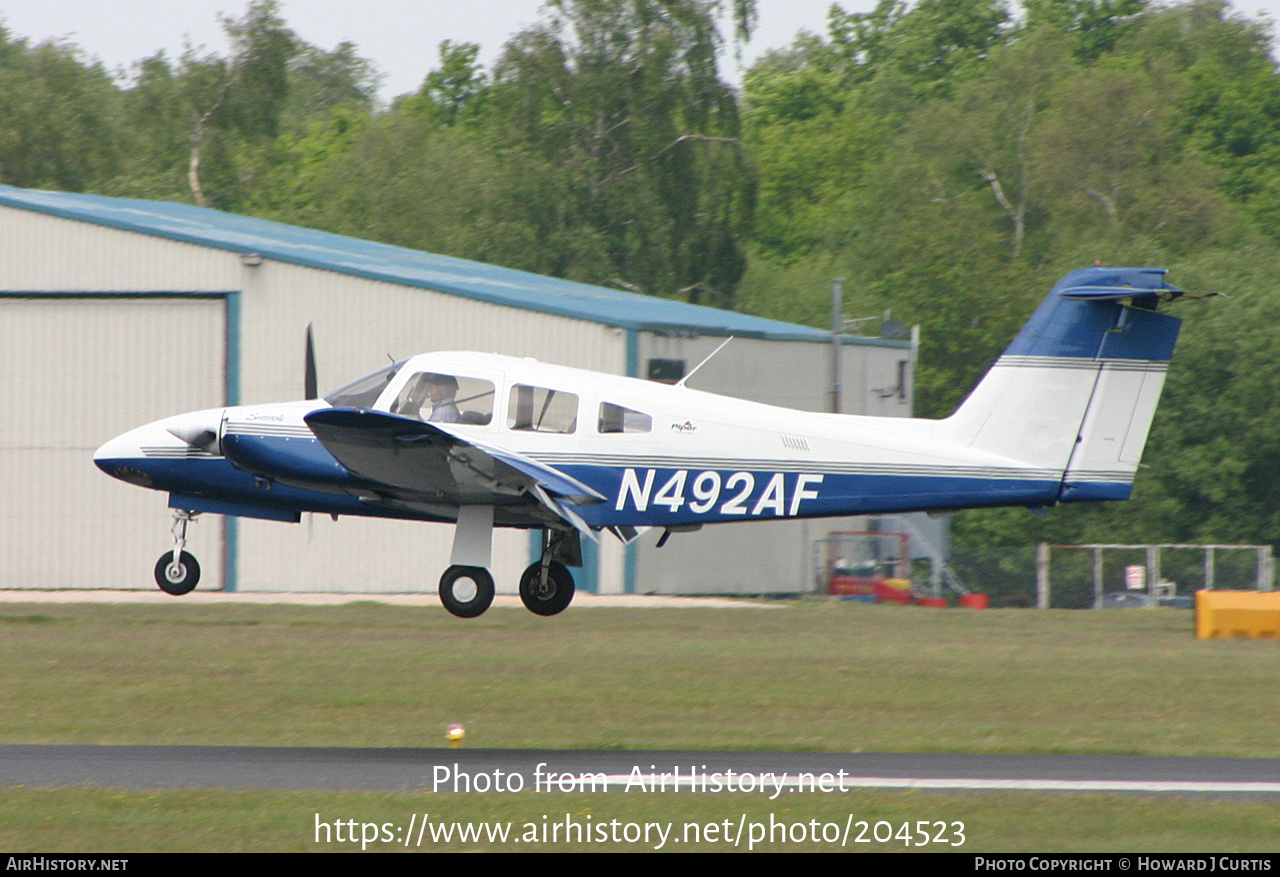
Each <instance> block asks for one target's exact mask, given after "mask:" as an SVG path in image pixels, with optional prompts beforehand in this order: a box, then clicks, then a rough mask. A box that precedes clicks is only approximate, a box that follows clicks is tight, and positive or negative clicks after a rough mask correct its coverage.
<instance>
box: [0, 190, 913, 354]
mask: <svg viewBox="0 0 1280 877" xmlns="http://www.w3.org/2000/svg"><path fill="white" fill-rule="evenodd" d="M0 205H3V206H6V207H16V208H19V209H22V210H33V211H36V212H38V213H45V214H49V215H51V216H59V217H62V218H64V219H74V220H79V221H81V222H91V223H94V224H95V225H105V226H109V227H111V228H118V229H123V230H125V231H132V232H140V233H142V234H149V235H155V236H157V237H163V238H168V239H170V240H175V241H184V242H186V243H191V244H199V245H201V246H206V247H214V248H216V249H221V250H229V251H231V252H236V253H258V254H261V255H262V256H264V257H266V258H269V259H274V260H277V261H280V262H287V263H290V264H294V265H304V266H306V267H309V268H319V269H321V270H325V271H336V272H338V273H341V274H350V275H353V276H356V277H365V278H369V279H372V280H382V281H386V282H389V283H399V284H403V285H405V286H416V287H419V288H421V289H429V290H434V291H436V292H443V293H449V294H451V295H458V296H462V297H464V298H470V299H475V300H477V301H484V302H490V303H492V304H498V305H506V306H508V307H515V308H524V309H526V310H531V311H540V312H542V313H547V314H555V315H557V316H562V317H572V318H575V319H579V320H587V321H590V322H595V323H601V324H604V325H607V326H617V327H619V328H623V329H637V330H644V331H655V332H691V333H695V334H701V335H738V336H742V337H749V338H768V339H774V340H797V341H823V340H829V339H830V337H831V336H830V334H829V333H828V332H824V331H822V330H820V329H814V328H812V327H809V326H800V325H796V324H793V323H784V322H781V321H778V320H767V319H764V318H763V317H753V316H751V315H749V314H740V313H735V312H733V311H723V310H719V309H717V308H709V307H703V306H701V305H693V304H689V303H687V302H679V301H672V300H669V299H661V298H656V297H654V296H648V295H639V294H636V293H631V292H622V291H620V290H616V289H608V288H605V287H602V286H592V285H590V284H587V283H576V282H574V281H571V280H560V279H558V278H555V277H544V276H543V275H541V274H531V273H529V272H527V271H517V270H515V269H512V268H501V267H499V266H497V265H487V264H485V263H483V262H472V261H470V260H468V259H456V258H454V257H452V256H439V255H436V254H434V253H426V252H423V251H421V250H411V249H408V248H406V247H396V246H392V245H390V244H380V243H375V242H373V241H366V240H360V239H359V238H351V237H345V236H343V235H336V234H330V233H329V232H323V231H314V230H312V229H307V228H300V227H299V226H295V225H285V224H283V223H279V222H272V221H270V220H266V219H255V218H253V217H250V216H237V215H235V214H232V213H224V212H222V211H220V210H210V209H208V208H205V207H193V206H192V205H190V204H177V203H173V202H168V201H141V200H134V199H128V198H108V197H105V196H102V195H81V194H74V193H69V192H47V191H41V190H36V189H19V188H15V187H13V186H5V185H0ZM850 342H851V343H855V344H857V343H864V344H876V345H885V346H895V347H896V346H902V342H893V341H884V340H881V339H854V338H848V337H847V336H846V343H850Z"/></svg>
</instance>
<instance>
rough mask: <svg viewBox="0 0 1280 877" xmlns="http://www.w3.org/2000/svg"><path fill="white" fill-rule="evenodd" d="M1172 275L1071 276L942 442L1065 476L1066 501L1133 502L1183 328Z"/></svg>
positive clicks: (1086, 272)
mask: <svg viewBox="0 0 1280 877" xmlns="http://www.w3.org/2000/svg"><path fill="white" fill-rule="evenodd" d="M1164 275H1165V269H1163V268H1102V267H1096V268H1084V269H1081V270H1079V271H1073V272H1071V273H1070V274H1068V275H1067V276H1066V277H1064V278H1063V279H1062V280H1060V281H1059V282H1058V284H1057V285H1056V286H1055V287H1054V288H1053V291H1052V292H1051V293H1050V294H1049V297H1048V299H1046V300H1045V302H1044V304H1042V305H1041V306H1040V309H1039V310H1037V311H1036V313H1035V315H1034V316H1033V317H1032V318H1031V321H1030V322H1028V323H1027V325H1026V326H1025V327H1023V329H1022V331H1021V332H1020V333H1019V334H1018V337H1017V338H1015V339H1014V340H1013V343H1012V344H1010V345H1009V349H1008V350H1006V351H1005V352H1004V355H1003V356H1001V357H1000V359H998V360H997V361H996V363H995V365H994V366H992V368H991V370H990V371H989V372H988V373H987V375H986V377H984V378H983V380H982V382H981V383H980V384H979V385H978V386H977V387H976V388H974V391H973V392H972V393H971V394H970V395H969V398H968V399H966V400H965V402H964V404H962V405H961V406H960V407H959V408H958V409H957V410H956V412H955V413H954V414H952V415H951V416H950V417H949V418H947V419H946V420H943V421H939V423H938V426H939V432H940V433H941V435H943V436H945V437H947V438H949V439H951V440H953V441H956V442H959V443H961V444H964V445H967V446H969V447H972V448H973V449H975V450H981V451H988V452H991V453H995V454H999V455H1001V456H1004V457H1007V458H1011V459H1013V460H1015V461H1017V462H1018V463H1021V464H1025V465H1028V466H1032V467H1034V468H1035V469H1036V470H1039V472H1041V473H1043V474H1044V475H1045V476H1048V477H1051V478H1053V479H1059V480H1060V482H1061V486H1060V488H1059V490H1058V496H1057V501H1058V502H1085V501H1091V500H1108V499H1128V497H1129V494H1130V492H1131V490H1132V489H1133V478H1134V475H1135V473H1136V472H1137V469H1138V461H1139V460H1140V459H1141V457H1142V448H1143V446H1144V445H1145V444H1146V442H1147V433H1148V432H1149V430H1150V429H1151V421H1152V419H1153V418H1154V416H1155V412H1156V404H1157V403H1158V402H1159V400H1160V391H1161V389H1162V388H1163V387H1164V379H1165V373H1166V372H1167V370H1168V367H1169V359H1170V357H1171V356H1172V355H1173V346H1174V342H1176V341H1177V338H1178V328H1179V327H1180V326H1181V324H1182V321H1181V320H1179V319H1178V318H1176V317H1171V316H1169V315H1168V314H1163V313H1157V311H1156V307H1157V306H1158V305H1159V304H1160V303H1162V302H1166V301H1170V300H1172V299H1175V298H1178V297H1180V296H1181V295H1183V294H1184V293H1183V291H1182V290H1180V289H1177V288H1175V287H1172V286H1169V285H1168V284H1166V283H1165V282H1164Z"/></svg>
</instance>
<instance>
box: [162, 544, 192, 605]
mask: <svg viewBox="0 0 1280 877" xmlns="http://www.w3.org/2000/svg"><path fill="white" fill-rule="evenodd" d="M199 581H200V564H198V563H196V559H195V558H194V557H192V556H191V555H190V554H188V553H187V552H185V551H183V552H181V553H180V554H179V555H178V562H177V563H174V562H173V552H172V551H166V552H165V553H164V554H162V555H160V559H159V560H157V561H156V584H157V585H159V586H160V590H162V591H164V592H165V593H166V594H172V595H173V596H175V597H181V596H182V595H183V594H189V593H191V591H192V590H194V589H195V586H196V584H197V583H198V582H199Z"/></svg>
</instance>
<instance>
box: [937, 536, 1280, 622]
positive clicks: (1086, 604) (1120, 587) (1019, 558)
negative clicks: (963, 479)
mask: <svg viewBox="0 0 1280 877" xmlns="http://www.w3.org/2000/svg"><path fill="white" fill-rule="evenodd" d="M949 563H950V565H951V568H952V569H953V570H955V572H956V574H957V575H958V576H959V577H960V579H961V580H962V581H963V582H964V583H965V584H966V585H967V586H968V587H969V588H971V589H972V590H974V591H976V592H979V593H983V594H986V595H987V596H988V597H989V598H990V600H991V605H992V607H1041V608H1053V609H1091V608H1098V609H1109V608H1115V609H1119V608H1139V607H1148V606H1173V607H1186V608H1190V606H1191V601H1192V598H1193V596H1194V594H1195V592H1196V591H1198V590H1201V589H1202V588H1208V589H1218V590H1271V589H1272V587H1273V583H1274V578H1275V573H1274V560H1273V557H1272V551H1271V546H1269V545H1181V544H1165V545H1110V544H1107V545H1039V546H1034V545H1029V546H1016V547H997V548H963V547H960V548H955V547H953V549H952V552H951V558H950V561H949Z"/></svg>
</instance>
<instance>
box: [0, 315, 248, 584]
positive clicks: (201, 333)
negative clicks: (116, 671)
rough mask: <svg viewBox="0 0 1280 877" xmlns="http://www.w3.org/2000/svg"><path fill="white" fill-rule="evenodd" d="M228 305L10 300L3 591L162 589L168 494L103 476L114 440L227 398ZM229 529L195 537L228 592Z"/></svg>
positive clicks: (0, 369)
mask: <svg viewBox="0 0 1280 877" xmlns="http://www.w3.org/2000/svg"><path fill="white" fill-rule="evenodd" d="M225 362H226V305H225V300H224V299H223V298H222V297H216V298H212V297H210V298H197V297H191V296H181V297H178V296H175V297H106V296H97V297H62V296H57V297H54V296H46V297H39V296H31V297H26V298H23V297H15V296H13V295H12V294H0V485H2V486H3V489H2V490H0V587H3V588H57V589H66V588H138V589H142V588H155V582H154V580H153V579H152V568H153V566H154V565H155V562H156V559H157V558H158V557H159V556H160V554H161V552H163V551H165V550H166V549H172V547H173V540H172V537H171V536H170V533H169V524H170V513H169V510H168V508H167V504H168V495H167V494H164V493H159V492H157V491H152V490H144V489H142V488H138V487H134V486H133V485H129V484H125V483H124V482H121V481H117V480H115V479H113V478H110V477H108V476H107V475H105V474H104V473H102V472H101V471H99V470H98V468H97V467H96V466H94V465H93V452H94V451H95V450H96V449H97V448H98V446H99V445H101V444H102V443H103V442H105V441H107V439H110V438H112V437H113V436H116V435H119V434H120V433H122V432H125V431H127V430H129V429H132V428H133V427H135V426H141V425H142V424H144V423H148V422H150V421H152V420H158V419H160V418H161V417H167V416H169V415H171V414H180V413H182V412H184V411H192V410H196V409H199V408H216V407H219V406H221V405H223V404H225V401H226V365H225ZM222 528H223V522H222V518H220V517H213V516H205V517H202V518H200V519H199V520H198V521H197V522H196V523H195V524H193V525H192V526H191V527H190V529H189V531H188V537H187V539H188V545H189V546H191V550H192V551H193V552H195V553H196V554H197V556H198V557H199V558H200V563H201V567H202V575H201V584H202V585H205V583H207V587H210V588H213V587H219V586H220V583H221V582H222V560H221V558H222V545H223V531H222Z"/></svg>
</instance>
